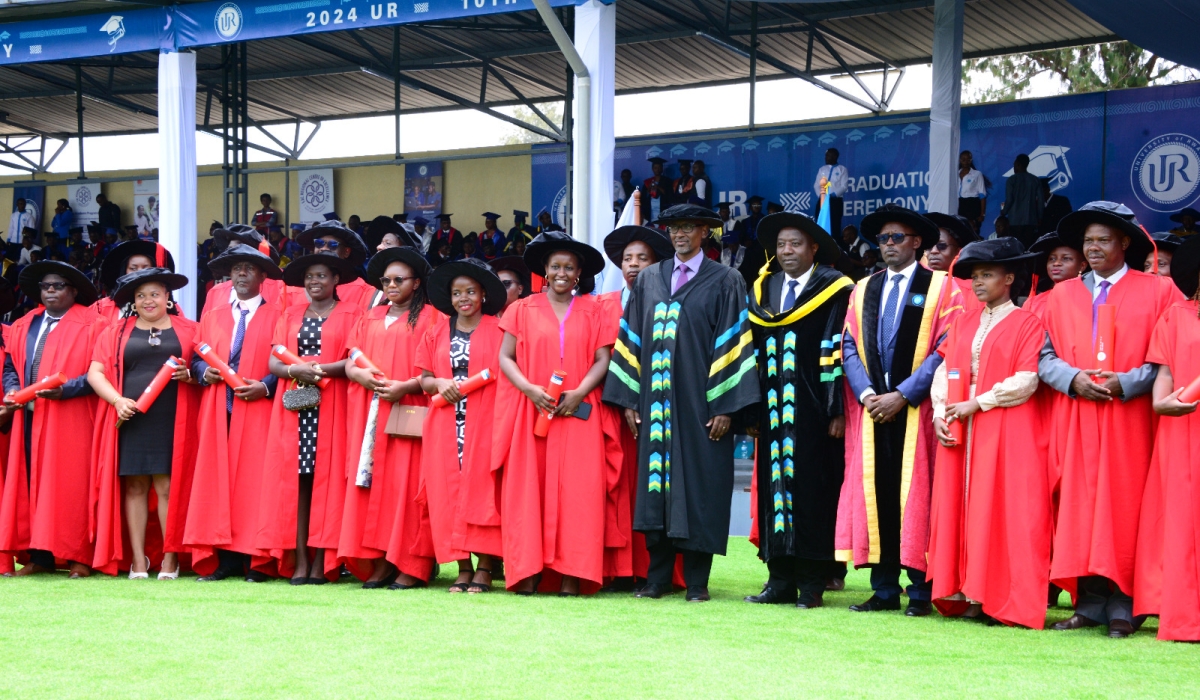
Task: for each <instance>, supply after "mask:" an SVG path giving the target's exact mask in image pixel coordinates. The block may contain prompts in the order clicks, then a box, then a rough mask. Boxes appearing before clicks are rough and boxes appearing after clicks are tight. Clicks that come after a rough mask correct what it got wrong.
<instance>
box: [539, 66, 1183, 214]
mask: <svg viewBox="0 0 1200 700" xmlns="http://www.w3.org/2000/svg"><path fill="white" fill-rule="evenodd" d="M1197 115H1200V84H1198V83H1187V84H1182V85H1172V86H1167V87H1153V88H1139V89H1132V90H1119V91H1113V92H1107V93H1092V94H1087V95H1066V96H1062V97H1051V98H1042V99H1036V100H1021V101H1016V102H1005V103H999V104H989V105H977V106H972V107H964V108H963V111H962V118H961V124H962V140H961V146H962V149H963V150H968V151H971V152H972V155H973V156H974V161H975V167H976V169H978V170H979V171H980V172H982V173H983V174H984V176H985V177H986V178H987V179H988V181H989V183H990V184H989V187H988V203H987V216H986V219H985V223H984V225H983V233H985V234H987V233H991V232H992V231H993V230H994V222H995V219H996V217H997V216H998V215H999V213H1000V207H1001V204H1002V203H1003V201H1004V189H1005V182H1006V180H1007V178H1008V177H1009V176H1010V175H1012V165H1013V160H1014V158H1015V157H1016V156H1017V155H1018V154H1021V153H1025V154H1027V155H1029V157H1030V164H1029V172H1031V173H1033V174H1034V175H1037V176H1038V177H1043V178H1048V179H1049V181H1050V187H1051V190H1052V191H1053V192H1054V193H1056V194H1060V195H1063V196H1066V197H1067V198H1068V199H1069V200H1070V201H1071V204H1072V206H1073V207H1075V208H1078V207H1079V206H1081V205H1083V204H1085V203H1087V202H1090V201H1094V200H1098V199H1108V200H1112V201H1116V202H1121V203H1123V204H1125V205H1126V206H1128V207H1129V208H1130V209H1132V210H1133V211H1134V213H1135V214H1137V217H1138V220H1139V221H1140V222H1141V223H1142V225H1144V226H1145V227H1146V229H1147V230H1148V231H1151V232H1153V231H1165V230H1169V229H1171V228H1173V227H1174V226H1176V224H1174V223H1172V222H1171V221H1170V216H1171V215H1172V214H1174V213H1176V212H1178V211H1180V210H1182V209H1183V208H1185V207H1189V206H1193V207H1194V206H1198V203H1200V118H1198V117H1197ZM928 126H929V116H928V114H927V113H924V112H921V113H914V114H910V115H903V116H901V115H890V116H885V117H881V118H876V119H866V120H861V121H855V122H853V123H848V122H847V121H846V120H841V121H839V122H834V121H831V122H825V123H818V124H807V125H804V126H803V127H797V128H795V129H792V130H788V129H781V130H766V131H762V132H760V133H755V134H754V135H747V134H746V133H744V132H742V133H734V132H726V133H725V134H705V135H704V138H703V139H698V138H696V137H695V136H689V135H686V134H680V135H674V136H663V137H660V138H659V139H658V140H656V141H653V142H649V141H647V140H645V139H620V140H618V141H617V146H616V150H615V152H614V158H613V175H614V179H619V175H620V172H621V170H623V169H625V168H629V170H631V171H632V173H633V182H634V184H638V185H640V184H641V183H642V181H643V180H644V179H645V178H648V177H650V175H651V173H650V163H649V162H647V160H646V159H648V158H652V157H660V158H666V159H668V161H669V163H668V164H667V167H666V171H665V172H666V175H667V177H668V178H671V179H674V178H676V177H679V166H678V162H677V161H678V160H679V159H696V158H699V159H701V160H703V161H704V162H705V170H706V173H707V174H708V176H709V178H711V180H712V184H713V190H714V196H713V198H712V201H713V202H714V203H715V202H718V201H722V200H724V201H729V202H731V203H732V205H733V206H732V212H731V214H732V215H733V216H734V217H735V218H736V217H741V216H745V214H746V213H747V212H746V207H745V200H746V198H747V197H748V196H751V195H759V196H762V197H764V198H766V199H767V200H768V201H774V202H778V203H779V204H782V205H783V206H784V208H785V209H787V210H788V211H795V212H801V213H805V214H809V215H812V214H813V212H814V210H815V204H816V190H815V189H814V184H815V182H814V181H815V180H816V175H817V169H818V168H819V167H820V166H821V165H822V164H823V163H824V154H825V150H826V149H827V148H837V149H838V151H839V152H840V159H839V162H840V163H841V164H842V165H845V166H846V168H847V169H848V170H849V173H850V178H849V181H850V187H849V189H848V191H847V192H846V196H845V214H844V217H843V219H842V224H843V225H849V224H855V225H857V224H858V223H859V222H860V221H861V219H862V217H863V215H865V214H868V213H870V212H872V211H874V210H875V209H877V208H878V207H879V206H881V205H882V204H884V203H886V202H895V203H897V204H903V205H904V206H905V207H908V208H910V209H916V210H918V211H922V212H924V211H928V200H927V195H928V183H927V181H926V179H925V178H926V177H927V175H928V174H927V172H926V171H927V170H928V163H929V138H928ZM565 168H566V153H565V152H563V151H562V147H561V146H539V147H535V150H534V156H533V164H532V190H533V207H534V209H535V210H539V209H540V208H542V207H549V208H550V210H551V214H552V216H553V217H554V220H555V221H556V222H557V223H559V224H562V225H566V222H565V219H566V213H567V212H566V189H565V182H566V170H565Z"/></svg>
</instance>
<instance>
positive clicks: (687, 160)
mask: <svg viewBox="0 0 1200 700" xmlns="http://www.w3.org/2000/svg"><path fill="white" fill-rule="evenodd" d="M676 162H677V163H679V164H680V165H683V164H684V163H687V164H688V165H691V164H692V162H693V159H692V158H680V159H679V160H678V161H676Z"/></svg>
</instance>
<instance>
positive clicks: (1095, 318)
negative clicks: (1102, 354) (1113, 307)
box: [1092, 280, 1112, 347]
mask: <svg viewBox="0 0 1200 700" xmlns="http://www.w3.org/2000/svg"><path fill="white" fill-rule="evenodd" d="M1111 286H1112V282H1109V281H1108V280H1101V282H1100V293H1099V294H1097V295H1096V300H1095V301H1093V302H1092V347H1095V346H1096V331H1097V329H1098V328H1099V325H1100V305H1101V304H1104V303H1107V302H1108V288H1109V287H1111Z"/></svg>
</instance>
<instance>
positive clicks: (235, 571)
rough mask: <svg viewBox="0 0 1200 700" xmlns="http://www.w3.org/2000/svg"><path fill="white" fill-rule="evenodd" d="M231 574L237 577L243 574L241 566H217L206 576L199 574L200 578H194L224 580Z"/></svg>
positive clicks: (205, 580)
mask: <svg viewBox="0 0 1200 700" xmlns="http://www.w3.org/2000/svg"><path fill="white" fill-rule="evenodd" d="M232 576H237V577H239V578H240V577H241V576H243V571H242V568H241V567H232V566H231V567H228V568H225V567H220V566H218V567H217V570H216V571H214V572H212V573H211V574H209V575H208V576H201V577H200V578H198V579H196V581H204V582H208V581H224V580H225V579H227V578H230V577H232Z"/></svg>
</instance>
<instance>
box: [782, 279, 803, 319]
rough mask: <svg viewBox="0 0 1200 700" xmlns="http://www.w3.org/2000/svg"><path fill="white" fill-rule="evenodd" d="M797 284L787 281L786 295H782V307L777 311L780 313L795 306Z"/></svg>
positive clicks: (797, 282) (793, 281) (796, 282)
mask: <svg viewBox="0 0 1200 700" xmlns="http://www.w3.org/2000/svg"><path fill="white" fill-rule="evenodd" d="M799 284H800V282H799V280H788V289H787V294H784V295H783V306H782V307H780V309H779V311H780V313H782V312H784V311H787V310H789V309H791V308H792V307H793V306H795V305H796V287H797V286H798V285H799Z"/></svg>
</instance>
